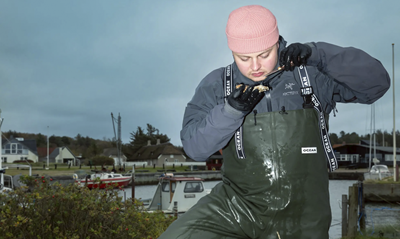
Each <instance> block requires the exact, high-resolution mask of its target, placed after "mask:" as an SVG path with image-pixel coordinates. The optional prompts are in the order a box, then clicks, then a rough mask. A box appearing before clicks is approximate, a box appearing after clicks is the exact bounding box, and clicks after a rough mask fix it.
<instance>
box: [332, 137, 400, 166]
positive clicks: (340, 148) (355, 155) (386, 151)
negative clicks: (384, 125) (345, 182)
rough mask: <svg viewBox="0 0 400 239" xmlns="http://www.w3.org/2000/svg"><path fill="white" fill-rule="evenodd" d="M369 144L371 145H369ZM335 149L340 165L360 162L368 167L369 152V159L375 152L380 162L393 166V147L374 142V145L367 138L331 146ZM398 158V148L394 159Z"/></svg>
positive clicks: (399, 155) (399, 157) (399, 152)
mask: <svg viewBox="0 0 400 239" xmlns="http://www.w3.org/2000/svg"><path fill="white" fill-rule="evenodd" d="M370 144H371V147H370ZM332 148H333V150H334V151H335V154H336V158H337V160H338V163H339V167H340V166H347V165H350V164H360V165H362V166H364V167H368V165H369V160H370V153H371V161H372V159H373V158H374V155H375V153H374V152H376V158H377V159H378V160H379V163H380V164H385V165H387V166H393V147H384V146H380V145H379V144H376V146H375V147H374V144H373V142H372V143H370V141H369V140H361V141H360V142H359V143H358V144H357V143H355V144H346V143H345V142H344V143H343V144H335V145H333V146H332ZM399 160H400V149H399V148H397V149H396V161H399Z"/></svg>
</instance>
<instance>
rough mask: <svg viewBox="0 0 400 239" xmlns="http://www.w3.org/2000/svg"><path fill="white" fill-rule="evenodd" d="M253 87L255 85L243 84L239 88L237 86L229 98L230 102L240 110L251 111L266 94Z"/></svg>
mask: <svg viewBox="0 0 400 239" xmlns="http://www.w3.org/2000/svg"><path fill="white" fill-rule="evenodd" d="M253 89H254V86H248V85H245V84H241V85H240V87H238V88H237V87H235V89H234V90H233V92H232V93H231V94H230V95H229V96H228V98H227V102H228V104H229V105H230V106H232V107H233V108H235V109H237V110H239V111H242V112H245V113H248V112H250V111H251V110H252V109H253V108H254V107H255V106H256V104H257V103H258V102H259V101H260V100H261V99H262V97H264V95H265V93H264V92H263V91H259V90H257V89H256V90H253Z"/></svg>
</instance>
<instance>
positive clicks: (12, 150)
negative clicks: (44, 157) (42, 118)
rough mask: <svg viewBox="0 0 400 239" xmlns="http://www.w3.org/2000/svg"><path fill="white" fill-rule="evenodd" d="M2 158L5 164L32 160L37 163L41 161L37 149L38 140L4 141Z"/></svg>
mask: <svg viewBox="0 0 400 239" xmlns="http://www.w3.org/2000/svg"><path fill="white" fill-rule="evenodd" d="M1 149H2V156H1V160H2V162H3V163H13V162H14V161H20V160H31V161H33V162H34V163H37V162H38V160H39V157H38V152H37V148H36V140H34V139H23V138H13V137H11V138H10V139H6V140H4V139H3V140H2V147H1Z"/></svg>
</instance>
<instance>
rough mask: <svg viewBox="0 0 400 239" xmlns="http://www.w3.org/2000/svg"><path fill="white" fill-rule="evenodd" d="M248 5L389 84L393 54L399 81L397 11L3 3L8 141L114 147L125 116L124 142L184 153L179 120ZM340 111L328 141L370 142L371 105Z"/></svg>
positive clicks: (343, 4)
mask: <svg viewBox="0 0 400 239" xmlns="http://www.w3.org/2000/svg"><path fill="white" fill-rule="evenodd" d="M249 4H259V5H263V6H265V7H267V8H269V9H270V10H271V11H272V12H273V13H274V14H275V16H276V18H277V20H278V26H279V30H280V34H281V35H282V36H283V37H284V38H285V39H286V40H287V41H288V43H293V42H309V41H315V42H317V41H325V42H330V43H333V44H337V45H340V46H353V47H357V48H361V49H363V50H364V51H366V52H367V53H369V54H370V55H372V56H373V57H375V58H377V59H378V60H380V61H381V62H382V64H383V65H384V66H385V68H386V70H387V71H388V72H389V75H390V76H391V77H392V76H393V74H392V72H393V68H392V43H395V58H397V59H398V60H396V59H395V64H396V65H397V66H396V67H395V74H397V76H396V77H395V78H396V79H397V80H398V79H399V76H400V67H399V63H400V54H399V53H400V1H398V0H385V1H378V0H375V1H368V0H357V1H356V0H354V1H352V0H343V1H342V0H339V1H320V0H314V1H311V0H310V1H294V0H293V1H290V0H286V1H267V0H263V1H243V0H219V1H216V0H202V1H191V0H182V1H174V0H169V1H165V0H153V1H151V0H147V1H145V0H143V1H139V0H137V1H134V0H114V1H111V0H85V1H82V0H64V1H54V0H41V1H22V0H20V1H12V0H0V82H1V86H0V108H1V110H2V114H1V116H2V117H3V118H5V120H4V123H3V126H2V131H8V130H15V131H18V132H26V133H42V134H45V135H47V134H49V135H56V136H70V137H75V136H76V135H77V134H78V133H79V134H81V135H82V136H89V137H91V138H95V139H103V138H104V137H106V138H112V137H114V131H113V125H112V121H111V113H114V116H118V114H119V113H120V115H121V118H122V141H123V143H128V142H129V137H130V133H131V132H132V131H136V129H137V127H138V126H140V127H142V128H144V129H145V128H146V124H147V123H149V124H151V125H153V126H154V127H156V128H157V129H159V130H160V133H163V134H167V135H168V136H169V137H170V138H171V143H173V144H174V145H176V146H179V145H182V143H181V141H180V136H179V132H180V130H181V126H182V117H183V113H184V109H185V106H186V104H187V102H188V101H189V100H190V99H191V98H192V96H193V93H194V90H195V88H196V86H197V85H198V83H199V82H200V81H201V79H202V78H203V77H204V76H205V75H206V74H208V73H209V72H210V71H212V70H214V69H215V68H218V67H222V66H226V65H228V64H230V63H231V62H232V56H231V52H230V51H229V48H228V47H227V43H226V36H225V26H226V21H227V19H228V15H229V13H230V12H231V11H232V10H234V9H236V8H238V7H241V6H243V5H249ZM396 62H397V63H396ZM377 80H378V79H377ZM392 92H393V89H392V87H391V88H390V90H389V91H388V92H387V94H386V95H385V96H384V97H383V98H381V99H380V100H379V101H377V103H376V111H375V112H376V123H375V127H376V129H383V130H387V131H391V130H392V129H393V113H392V109H393V93H392ZM396 92H397V94H398V93H399V92H400V82H399V81H397V82H396ZM396 97H397V101H398V104H397V106H396V108H397V109H396V115H397V119H399V118H400V95H397V96H396ZM337 109H338V111H339V112H338V113H337V115H336V117H333V115H332V114H331V118H330V132H331V133H339V132H340V131H342V130H343V131H345V132H346V133H351V132H356V133H358V134H367V133H369V132H370V122H371V121H370V118H371V106H368V105H360V104H347V105H345V104H338V105H337ZM47 126H49V127H47ZM396 128H397V129H399V128H400V122H399V121H398V120H397V122H396Z"/></svg>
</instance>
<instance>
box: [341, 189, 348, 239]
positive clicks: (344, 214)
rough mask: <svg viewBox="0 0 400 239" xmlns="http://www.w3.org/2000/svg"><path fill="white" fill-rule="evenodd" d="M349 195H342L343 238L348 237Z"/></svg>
mask: <svg viewBox="0 0 400 239" xmlns="http://www.w3.org/2000/svg"><path fill="white" fill-rule="evenodd" d="M347 205H348V202H347V195H346V194H343V195H342V237H343V238H344V237H347V227H348V225H347Z"/></svg>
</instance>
